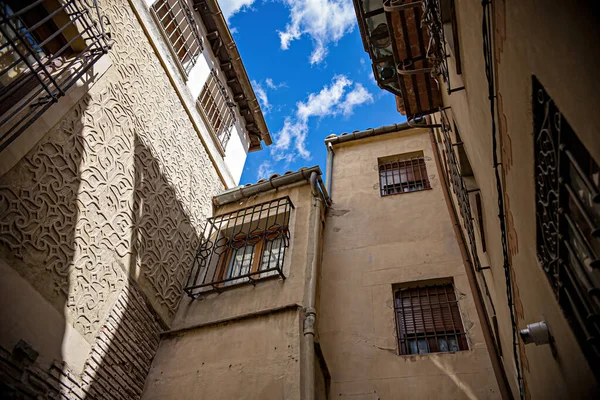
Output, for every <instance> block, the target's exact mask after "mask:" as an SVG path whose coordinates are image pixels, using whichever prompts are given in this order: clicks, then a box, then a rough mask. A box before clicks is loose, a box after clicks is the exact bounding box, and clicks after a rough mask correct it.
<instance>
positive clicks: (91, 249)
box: [0, 97, 198, 399]
mask: <svg viewBox="0 0 600 400" xmlns="http://www.w3.org/2000/svg"><path fill="white" fill-rule="evenodd" d="M102 101H103V100H102V99H101V100H94V101H92V100H91V99H90V98H89V97H86V98H84V99H82V101H80V102H79V103H78V104H77V105H76V106H75V107H74V108H73V109H71V110H70V111H69V113H68V116H67V117H65V118H63V120H62V121H61V122H60V124H59V125H58V126H57V127H55V128H54V129H53V130H52V131H51V132H50V133H49V134H48V135H46V137H45V138H44V139H42V141H41V142H40V143H39V144H38V145H37V146H36V147H35V148H34V149H33V150H32V151H31V152H30V153H29V154H28V155H27V156H26V157H25V158H24V159H22V160H21V161H20V162H19V163H18V164H17V165H16V166H15V167H14V168H13V169H12V170H11V171H9V172H8V173H7V174H6V175H4V176H3V177H0V269H1V270H2V280H1V282H0V307H1V310H0V317H1V321H2V324H1V326H0V398H3V399H4V398H29V397H37V398H59V397H60V396H61V395H62V396H63V397H66V398H81V399H83V398H86V399H95V398H110V399H135V398H140V397H141V394H142V391H143V387H144V381H145V378H146V375H147V373H148V370H149V368H150V365H151V363H152V359H153V357H154V354H155V352H156V350H157V347H158V344H159V332H160V331H161V330H163V329H164V327H165V325H164V324H163V323H162V322H161V321H160V318H159V317H158V316H157V314H156V313H155V312H154V309H153V307H152V306H151V305H150V304H149V302H148V301H147V299H146V298H145V296H144V294H142V291H141V290H140V289H139V286H138V283H137V282H136V279H137V280H139V279H142V278H143V277H144V276H154V278H155V279H152V282H159V283H160V282H162V283H163V284H164V285H165V287H168V288H172V287H173V285H170V284H169V282H167V281H168V280H169V279H175V278H174V277H172V276H168V274H167V275H165V271H167V272H168V271H170V270H171V269H165V268H164V266H165V265H167V264H169V263H173V262H175V263H176V265H179V266H181V264H182V263H184V262H185V261H187V259H186V258H185V257H182V256H181V254H184V253H190V254H193V252H189V251H187V252H186V250H187V249H189V248H192V249H195V247H196V244H197V242H198V236H197V234H196V231H195V229H194V228H193V226H192V225H191V223H190V219H189V217H188V214H187V213H186V211H185V209H184V207H183V206H182V204H181V203H180V202H179V201H178V200H177V196H176V192H175V190H174V189H173V187H172V185H170V184H169V182H168V180H167V179H166V177H165V176H164V175H163V174H162V173H161V171H160V167H159V163H158V161H157V160H156V159H155V158H154V157H153V155H152V151H151V150H150V149H149V148H148V147H147V146H146V145H145V144H144V143H143V141H142V140H141V139H140V138H139V137H138V135H137V134H136V133H134V132H135V131H136V130H135V128H134V125H133V124H132V123H131V115H128V114H129V112H128V111H127V110H125V109H123V108H119V107H118V106H117V107H114V105H113V107H107V106H106V104H92V103H93V102H96V103H98V102H100V103H102ZM115 110H117V112H116V113H115ZM107 124H112V125H113V126H117V128H118V129H117V131H116V133H115V131H114V130H113V129H105V128H106V126H108V125H107ZM111 132H112V134H110V133H111ZM107 133H109V134H108V135H107ZM189 261H190V262H189V263H188V264H187V266H189V265H191V260H189ZM170 267H172V264H171V265H170ZM188 268H189V267H188ZM184 269H185V268H184ZM186 271H187V269H185V271H183V275H185V272H186ZM178 279H179V278H178ZM147 282H150V281H147ZM147 282H146V283H147ZM175 286H177V285H175ZM143 287H144V289H146V293H152V294H153V295H154V292H155V290H154V289H156V288H154V287H152V285H150V284H148V283H147V284H146V285H143ZM163 289H164V288H163ZM175 295H176V296H179V297H177V298H178V299H179V298H180V296H181V293H177V294H175Z"/></svg>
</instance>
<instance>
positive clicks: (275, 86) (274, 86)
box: [265, 78, 287, 90]
mask: <svg viewBox="0 0 600 400" xmlns="http://www.w3.org/2000/svg"><path fill="white" fill-rule="evenodd" d="M265 83H266V84H267V87H269V89H273V90H277V89H280V88H283V87H287V85H286V84H285V82H281V83H279V84H275V83H274V82H273V79H271V78H267V79H265Z"/></svg>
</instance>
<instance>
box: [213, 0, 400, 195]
mask: <svg viewBox="0 0 600 400" xmlns="http://www.w3.org/2000/svg"><path fill="white" fill-rule="evenodd" d="M219 3H220V5H221V9H222V10H223V13H224V14H225V17H226V18H227V19H228V21H229V27H230V29H231V30H232V33H233V36H234V38H235V40H236V43H237V45H238V48H239V51H240V53H241V55H242V60H243V61H244V65H245V66H246V70H247V71H248V76H249V77H250V79H251V80H252V84H253V86H254V90H255V92H256V94H257V97H258V98H259V101H260V102H261V107H262V109H263V113H264V114H265V119H266V121H267V126H268V127H269V131H270V132H271V136H272V137H273V144H272V145H271V146H269V147H265V149H263V150H262V151H258V152H254V153H250V154H249V155H248V159H247V161H246V166H245V168H244V172H243V174H242V178H241V181H240V183H241V184H245V183H253V182H256V181H257V180H258V179H260V178H263V177H268V176H269V175H270V174H272V173H279V174H282V173H284V172H285V171H287V170H297V169H299V168H301V167H302V166H312V165H317V164H318V165H320V166H321V169H322V170H323V172H325V161H326V155H327V154H326V153H327V152H326V148H325V145H324V143H323V139H325V137H326V136H328V135H330V134H332V133H336V134H340V133H342V132H351V131H353V130H357V129H358V130H362V129H366V128H375V127H378V126H382V125H388V124H392V123H397V122H402V121H403V120H404V117H403V116H401V115H400V114H399V113H398V112H397V111H396V107H395V100H394V97H393V96H392V95H391V94H390V93H387V92H385V91H383V90H381V89H379V88H378V87H377V85H376V84H375V81H374V79H373V77H372V73H371V68H370V62H369V57H368V55H367V53H365V51H364V50H363V46H362V42H361V38H360V33H359V30H358V26H357V25H356V16H355V14H354V9H353V7H352V1H351V0H219Z"/></svg>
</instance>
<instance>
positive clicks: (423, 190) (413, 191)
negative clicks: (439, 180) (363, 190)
mask: <svg viewBox="0 0 600 400" xmlns="http://www.w3.org/2000/svg"><path fill="white" fill-rule="evenodd" d="M430 182H431V181H430ZM432 189H433V188H432V187H428V188H425V189H419V190H411V191H410V192H400V193H390V194H381V189H379V192H380V193H379V197H382V198H385V197H392V196H398V195H402V194H410V193H419V192H426V191H428V190H432Z"/></svg>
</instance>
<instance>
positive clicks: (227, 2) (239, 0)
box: [219, 0, 256, 20]
mask: <svg viewBox="0 0 600 400" xmlns="http://www.w3.org/2000/svg"><path fill="white" fill-rule="evenodd" d="M255 1H256V0H219V6H220V7H221V11H222V12H223V15H224V16H225V19H226V20H229V18H230V17H231V16H233V15H234V14H235V13H237V12H239V11H240V10H242V9H243V8H248V7H250V6H252V4H253V3H254V2H255Z"/></svg>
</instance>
